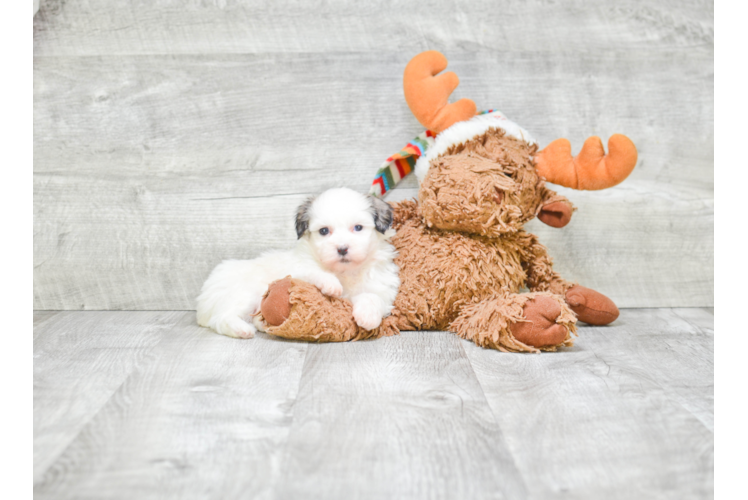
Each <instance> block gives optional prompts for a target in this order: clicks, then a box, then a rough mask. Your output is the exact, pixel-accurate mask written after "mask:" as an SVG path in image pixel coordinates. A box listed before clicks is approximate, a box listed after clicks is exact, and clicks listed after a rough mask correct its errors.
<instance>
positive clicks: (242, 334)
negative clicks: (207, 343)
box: [216, 316, 257, 339]
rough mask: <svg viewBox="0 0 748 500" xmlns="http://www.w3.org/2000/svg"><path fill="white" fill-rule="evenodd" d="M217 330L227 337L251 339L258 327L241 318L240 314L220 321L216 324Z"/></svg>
mask: <svg viewBox="0 0 748 500" xmlns="http://www.w3.org/2000/svg"><path fill="white" fill-rule="evenodd" d="M216 332H218V333H220V334H221V335H226V336H227V337H234V338H237V339H251V338H252V337H254V336H255V333H257V329H256V328H255V327H254V325H251V324H249V323H247V322H246V321H244V320H243V319H241V318H240V317H238V316H232V317H228V318H225V319H223V320H222V321H218V322H217V324H216Z"/></svg>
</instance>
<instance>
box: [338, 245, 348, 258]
mask: <svg viewBox="0 0 748 500" xmlns="http://www.w3.org/2000/svg"><path fill="white" fill-rule="evenodd" d="M347 253H348V247H338V254H339V255H341V256H343V255H345V254H347Z"/></svg>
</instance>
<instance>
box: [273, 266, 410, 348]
mask: <svg viewBox="0 0 748 500" xmlns="http://www.w3.org/2000/svg"><path fill="white" fill-rule="evenodd" d="M289 281H290V284H289V283H288V282H289ZM273 285H278V286H280V287H282V288H287V289H288V290H289V298H288V301H289V302H290V305H291V308H290V313H289V315H288V317H287V319H286V320H285V321H284V322H283V323H282V324H281V325H280V326H270V327H269V328H268V329H267V333H269V334H271V335H275V336H277V337H283V338H287V339H295V340H306V341H308V342H347V341H349V340H363V339H368V338H372V337H373V338H378V337H389V336H391V335H395V334H397V333H398V332H397V328H395V327H394V326H393V324H394V322H395V318H392V317H387V318H385V319H384V321H382V325H381V326H380V327H379V328H377V329H374V330H364V329H363V328H361V327H360V326H358V325H357V324H356V322H355V321H354V320H353V305H352V304H351V303H350V301H348V300H344V299H337V298H335V297H328V296H327V295H322V292H320V291H319V289H318V288H317V287H315V286H314V285H310V284H309V283H306V282H304V281H301V280H297V279H291V278H283V279H282V280H278V281H276V282H274V283H271V284H270V286H269V287H268V290H272V289H273ZM268 294H269V292H266V293H265V297H267V296H268ZM263 309H264V308H263ZM266 314H267V313H266ZM268 317H269V315H268ZM260 319H262V320H263V321H265V318H264V317H263V312H262V309H261V312H260ZM266 322H267V321H266Z"/></svg>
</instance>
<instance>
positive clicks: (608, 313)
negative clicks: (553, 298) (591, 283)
mask: <svg viewBox="0 0 748 500" xmlns="http://www.w3.org/2000/svg"><path fill="white" fill-rule="evenodd" d="M566 303H567V304H569V307H570V308H571V310H572V311H574V313H576V315H577V318H578V319H579V321H584V322H585V323H588V324H590V325H595V326H602V325H607V324H610V323H612V322H614V321H615V320H616V318H618V314H619V311H618V308H617V307H616V305H615V304H614V303H613V301H612V300H610V299H609V298H608V297H606V296H605V295H603V294H602V293H600V292H596V291H595V290H592V289H590V288H587V287H584V286H580V285H574V286H573V287H571V288H569V290H568V291H567V292H566Z"/></svg>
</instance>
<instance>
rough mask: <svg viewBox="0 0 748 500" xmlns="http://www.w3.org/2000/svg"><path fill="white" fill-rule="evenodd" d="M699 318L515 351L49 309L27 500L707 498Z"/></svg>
mask: <svg viewBox="0 0 748 500" xmlns="http://www.w3.org/2000/svg"><path fill="white" fill-rule="evenodd" d="M713 318H714V316H713V312H712V311H710V310H705V309H672V310H671V309H630V310H624V311H622V314H621V317H620V318H619V319H618V320H617V321H616V322H615V323H614V324H613V325H611V326H609V327H605V328H601V327H598V328H592V327H582V328H580V332H579V333H580V336H579V339H578V340H577V343H576V345H575V346H574V347H573V348H569V349H564V350H562V351H560V352H557V353H544V354H540V355H526V354H506V353H500V352H497V351H492V350H484V349H481V348H478V347H476V346H475V345H473V344H472V343H470V342H468V341H464V340H461V339H458V338H457V337H456V336H454V335H452V334H448V333H441V332H406V333H404V334H402V335H400V336H397V337H392V338H387V339H379V340H375V341H366V342H356V343H346V344H316V345H315V344H304V343H296V342H289V341H285V340H282V339H277V338H272V337H268V336H266V335H262V334H260V335H258V336H257V337H256V338H255V339H253V340H247V341H241V340H236V339H229V338H226V337H222V336H219V335H216V334H213V333H211V332H209V331H208V330H205V329H203V328H199V327H197V326H195V324H194V314H193V313H191V312H187V313H185V312H92V311H81V312H61V313H57V314H55V315H53V316H50V317H48V319H47V320H46V321H44V322H42V323H40V324H39V326H38V327H37V330H38V331H36V332H35V337H36V340H35V343H34V358H35V362H34V385H35V391H34V418H35V425H34V476H35V478H34V494H35V498H39V499H43V498H53V499H67V498H76V499H86V498H91V499H94V498H96V499H100V498H122V499H130V498H146V499H148V498H159V499H161V498H167V499H168V498H182V499H191V498H196V499H197V498H200V499H205V498H216V499H232V498H272V499H287V498H300V497H303V498H325V499H348V498H407V499H411V498H430V499H439V498H533V499H535V498H536V499H553V498H613V499H616V498H625V499H629V498H678V499H690V498H711V497H712V496H713V466H714V463H713V460H714V458H713V457H714V441H713V439H714V434H713V428H714V427H713V421H714V407H713V401H714V392H713V390H714V387H713V375H714V371H713V368H714V364H713V352H714V335H713Z"/></svg>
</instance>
